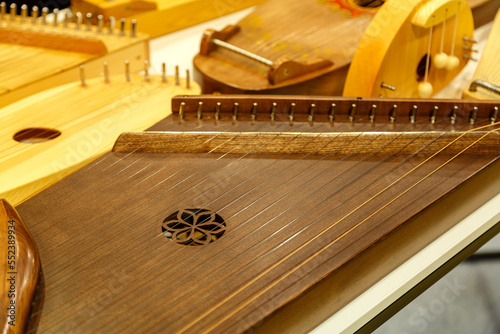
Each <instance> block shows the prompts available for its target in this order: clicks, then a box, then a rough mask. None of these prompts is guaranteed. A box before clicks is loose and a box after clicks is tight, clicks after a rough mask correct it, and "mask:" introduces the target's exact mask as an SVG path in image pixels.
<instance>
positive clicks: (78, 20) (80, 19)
mask: <svg viewBox="0 0 500 334" xmlns="http://www.w3.org/2000/svg"><path fill="white" fill-rule="evenodd" d="M75 16H76V24H75V29H76V30H80V27H81V26H82V22H83V15H82V13H80V12H77V13H76V15H75Z"/></svg>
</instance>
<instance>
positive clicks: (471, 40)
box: [462, 35, 477, 44]
mask: <svg viewBox="0 0 500 334" xmlns="http://www.w3.org/2000/svg"><path fill="white" fill-rule="evenodd" d="M462 39H463V41H464V42H467V43H474V44H475V43H477V41H476V40H475V39H474V38H471V37H469V36H465V35H464V36H462Z"/></svg>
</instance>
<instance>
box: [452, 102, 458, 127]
mask: <svg viewBox="0 0 500 334" xmlns="http://www.w3.org/2000/svg"><path fill="white" fill-rule="evenodd" d="M457 116H458V106H454V107H453V109H452V110H451V115H450V123H451V124H455V123H457Z"/></svg>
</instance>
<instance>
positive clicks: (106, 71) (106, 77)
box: [103, 61, 109, 83]
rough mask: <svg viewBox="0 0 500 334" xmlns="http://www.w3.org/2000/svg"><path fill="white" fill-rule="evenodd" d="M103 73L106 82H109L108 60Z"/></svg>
mask: <svg viewBox="0 0 500 334" xmlns="http://www.w3.org/2000/svg"><path fill="white" fill-rule="evenodd" d="M103 73H104V82H105V83H109V69H108V62H107V61H105V62H104V70H103Z"/></svg>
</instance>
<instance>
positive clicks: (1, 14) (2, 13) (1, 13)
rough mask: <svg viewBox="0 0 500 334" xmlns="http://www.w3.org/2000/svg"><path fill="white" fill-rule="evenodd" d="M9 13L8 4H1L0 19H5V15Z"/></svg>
mask: <svg viewBox="0 0 500 334" xmlns="http://www.w3.org/2000/svg"><path fill="white" fill-rule="evenodd" d="M6 12H7V4H6V3H5V2H2V3H0V19H1V20H4V19H5V13H6Z"/></svg>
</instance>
